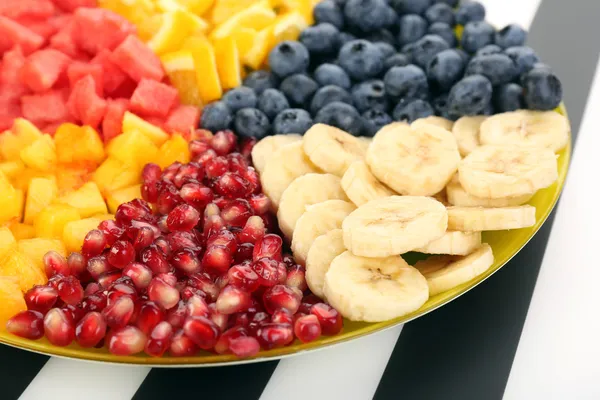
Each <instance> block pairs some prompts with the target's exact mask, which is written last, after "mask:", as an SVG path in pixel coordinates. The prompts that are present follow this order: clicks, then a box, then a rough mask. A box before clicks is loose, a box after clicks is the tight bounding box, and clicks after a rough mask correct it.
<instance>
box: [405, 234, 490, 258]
mask: <svg viewBox="0 0 600 400" xmlns="http://www.w3.org/2000/svg"><path fill="white" fill-rule="evenodd" d="M479 246H481V232H458V231H448V232H446V233H444V236H442V237H441V238H439V239H436V240H434V241H431V242H429V243H427V244H426V245H425V246H423V247H420V248H418V249H415V251H418V252H419V253H425V254H451V255H459V256H464V255H467V254H469V253H471V252H472V251H473V250H474V249H476V248H477V247H479Z"/></svg>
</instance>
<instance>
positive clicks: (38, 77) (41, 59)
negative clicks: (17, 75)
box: [21, 49, 71, 92]
mask: <svg viewBox="0 0 600 400" xmlns="http://www.w3.org/2000/svg"><path fill="white" fill-rule="evenodd" d="M70 62H71V59H70V58H69V56H67V55H65V54H64V53H62V52H60V51H58V50H55V49H43V50H39V51H36V52H35V53H33V54H32V55H30V56H29V57H28V58H27V60H26V61H25V65H24V66H23V68H22V69H21V79H22V80H23V82H24V83H25V84H26V85H27V86H29V88H31V90H33V91H34V92H44V91H46V90H48V89H50V88H51V87H52V86H53V85H54V84H55V83H56V81H57V80H58V78H59V76H60V74H61V73H62V72H63V71H65V70H66V69H67V67H68V65H69V63H70Z"/></svg>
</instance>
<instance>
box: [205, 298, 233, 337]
mask: <svg viewBox="0 0 600 400" xmlns="http://www.w3.org/2000/svg"><path fill="white" fill-rule="evenodd" d="M208 311H209V315H210V319H211V320H212V322H214V323H215V324H217V326H218V327H219V329H221V331H224V330H225V329H227V326H229V314H223V313H220V312H219V311H217V303H210V304H209V305H208Z"/></svg>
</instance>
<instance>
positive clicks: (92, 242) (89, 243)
mask: <svg viewBox="0 0 600 400" xmlns="http://www.w3.org/2000/svg"><path fill="white" fill-rule="evenodd" d="M105 247H106V238H105V237H104V233H102V231H101V230H100V229H92V230H91V231H89V232H88V233H87V235H85V239H83V245H82V246H81V253H82V254H83V255H84V256H86V257H94V256H97V255H99V254H100V253H102V250H104V248H105Z"/></svg>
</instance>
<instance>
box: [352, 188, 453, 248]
mask: <svg viewBox="0 0 600 400" xmlns="http://www.w3.org/2000/svg"><path fill="white" fill-rule="evenodd" d="M447 224H448V213H447V211H446V207H444V205H443V204H442V203H440V202H439V201H437V200H435V199H433V198H431V197H418V196H391V197H386V198H383V199H377V200H373V201H370V202H368V203H367V204H365V205H363V206H360V207H359V208H358V209H356V210H355V211H353V212H352V213H351V214H350V215H349V216H348V217H347V218H346V219H345V220H344V222H343V223H342V229H343V231H344V244H345V245H346V248H347V249H348V250H350V251H351V252H352V253H353V254H356V255H357V256H364V257H387V256H392V255H396V254H402V253H406V252H408V251H411V250H414V249H416V248H419V247H423V246H425V245H426V244H427V243H429V242H431V241H432V240H435V239H438V238H440V237H442V235H443V234H444V233H445V232H446V226H447Z"/></svg>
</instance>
